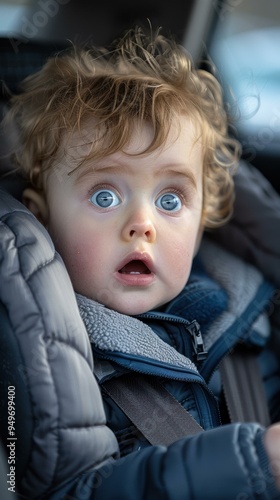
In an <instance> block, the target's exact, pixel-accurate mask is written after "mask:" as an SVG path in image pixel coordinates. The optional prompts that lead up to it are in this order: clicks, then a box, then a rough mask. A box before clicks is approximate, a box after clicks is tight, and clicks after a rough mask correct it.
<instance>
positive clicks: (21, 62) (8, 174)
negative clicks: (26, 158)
mask: <svg viewBox="0 0 280 500" xmlns="http://www.w3.org/2000/svg"><path fill="white" fill-rule="evenodd" d="M276 3H277V2H275V1H274V0H267V1H266V2H263V1H262V0H189V1H185V0H173V2H172V3H167V2H162V1H161V0H141V1H140V0H136V1H133V2H132V1H131V0H115V1H112V0H109V1H107V2H93V1H92V0H26V1H21V0H13V1H9V0H0V80H1V90H0V118H1V120H2V118H3V116H4V114H5V110H6V108H7V106H8V102H9V97H10V95H11V94H13V93H18V92H20V83H21V81H22V80H23V79H24V78H25V77H27V76H28V75H30V74H32V73H33V72H35V71H37V70H38V69H40V68H41V66H42V65H43V64H44V62H45V61H46V60H47V58H48V57H49V56H50V55H53V54H55V53H57V52H59V51H60V50H62V49H63V48H65V47H68V46H69V44H72V43H77V44H82V45H87V44H90V43H93V44H95V45H100V46H103V45H108V44H109V43H110V42H111V41H112V40H113V39H114V38H116V37H118V36H119V35H120V34H122V33H123V32H124V31H125V30H126V29H128V28H130V27H131V26H133V25H140V26H143V27H144V28H145V29H150V27H152V28H155V29H156V28H158V27H161V28H162V32H163V33H164V34H166V35H167V36H169V35H172V36H173V37H175V39H176V40H177V41H178V42H179V43H180V44H181V45H183V46H184V47H185V48H186V49H187V50H188V51H189V52H190V54H191V56H192V58H193V61H194V63H195V64H196V65H197V66H201V67H204V66H205V67H207V69H209V68H211V70H212V71H214V72H215V74H216V76H217V77H218V79H219V81H220V82H221V85H222V86H223V89H224V95H225V100H226V101H229V102H230V104H231V109H232V114H233V123H234V126H233V127H232V133H233V134H234V135H235V136H236V137H237V138H238V139H239V140H240V142H241V144H242V148H243V152H242V158H243V159H244V161H246V162H249V163H250V164H252V165H253V166H255V167H256V168H257V169H259V170H260V171H261V172H262V174H263V175H264V176H265V177H266V178H267V179H268V180H269V182H270V183H271V184H272V186H273V187H274V189H275V190H276V191H277V192H279V193H280V171H279V168H280V167H279V165H280V91H279V89H280V58H279V49H278V47H279V42H280V11H279V7H278V6H277V5H276ZM16 143H17V134H16V130H13V129H7V127H3V126H2V127H1V130H0V193H1V189H2V190H3V191H2V192H4V193H5V192H7V193H9V194H10V195H12V197H14V198H16V199H17V200H19V201H21V192H22V190H23V187H24V186H25V182H24V181H23V179H22V178H21V177H20V176H19V175H18V174H17V173H15V172H14V168H13V165H12V163H11V160H10V158H9V155H10V153H11V152H12V150H13V148H14V147H16ZM0 196H1V194H0ZM3 287H4V285H3V283H0V288H2V293H3V295H4V292H5V291H4V289H3ZM0 328H1V335H0V342H1V355H0V356H1V357H2V355H3V359H1V361H0V363H1V367H0V374H1V378H0V394H1V399H0V428H1V429H2V428H4V427H5V426H6V413H5V412H6V388H7V384H10V385H15V384H17V385H18V387H20V389H19V390H20V391H21V395H19V396H18V403H17V415H18V416H17V418H18V419H19V418H21V420H22V422H21V426H22V428H23V429H24V434H25V440H26V443H27V442H28V436H29V437H30V435H31V434H32V428H31V427H30V425H29V424H28V423H26V422H27V421H28V414H29V411H30V410H29V409H28V408H27V409H26V401H25V394H26V392H25V391H26V386H25V383H24V382H23V379H22V377H21V376H20V375H19V374H17V375H15V374H12V372H13V365H14V364H15V363H18V364H19V359H20V352H19V345H17V344H16V342H14V341H13V342H12V341H11V342H10V341H7V336H8V335H9V331H10V329H11V325H10V323H9V320H8V317H7V314H6V311H5V303H4V302H3V300H2V299H0ZM7 380H8V381H9V382H7ZM25 423H26V425H25ZM5 437H6V435H5V430H4V432H3V434H2V431H1V440H2V441H3V442H4V440H5ZM2 462H5V460H1V461H0V469H4V474H5V473H6V471H5V464H3V463H2ZM18 463H19V466H18V479H19V480H20V477H21V475H24V473H25V472H24V471H25V467H26V464H27V463H28V444H26V447H25V443H24V442H23V444H22V446H21V451H20V453H19V457H18ZM2 475H3V474H2ZM2 475H1V477H2ZM0 489H1V495H0V496H1V498H2V499H4V500H5V499H6V498H10V496H9V495H8V492H7V491H6V490H5V489H4V492H3V493H2V486H0ZM13 498H15V496H14V495H13Z"/></svg>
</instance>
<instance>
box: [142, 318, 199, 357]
mask: <svg viewBox="0 0 280 500" xmlns="http://www.w3.org/2000/svg"><path fill="white" fill-rule="evenodd" d="M137 318H140V319H141V318H146V319H152V320H161V321H169V322H170V323H177V324H181V325H183V326H184V328H185V329H186V330H187V332H188V333H189V334H190V335H191V339H192V346H193V350H194V353H195V361H196V362H201V361H203V360H205V359H206V357H207V354H208V353H207V351H206V350H205V347H204V343H203V337H202V334H201V330H200V326H199V324H198V322H197V321H196V320H193V321H191V322H190V321H187V320H185V319H183V318H178V317H177V316H173V315H171V314H166V315H164V314H158V313H144V314H140V315H138V316H137Z"/></svg>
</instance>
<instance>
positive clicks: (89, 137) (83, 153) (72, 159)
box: [57, 116, 200, 174]
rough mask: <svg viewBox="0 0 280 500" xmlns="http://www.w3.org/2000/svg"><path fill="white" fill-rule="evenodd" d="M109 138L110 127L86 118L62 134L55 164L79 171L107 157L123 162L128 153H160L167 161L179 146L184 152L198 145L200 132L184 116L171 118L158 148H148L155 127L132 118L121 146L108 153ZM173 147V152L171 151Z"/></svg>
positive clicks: (174, 155)
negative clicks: (163, 140) (71, 129)
mask: <svg viewBox="0 0 280 500" xmlns="http://www.w3.org/2000/svg"><path fill="white" fill-rule="evenodd" d="M111 139H112V134H111V133H110V130H108V133H107V134H106V133H104V129H103V130H102V129H101V130H100V129H99V128H98V127H97V122H96V120H95V119H92V120H88V121H87V123H85V124H84V125H83V126H82V127H81V128H80V129H77V130H75V131H72V132H69V133H67V134H65V136H64V138H63V141H62V143H61V146H60V151H59V154H58V162H57V163H58V164H60V165H61V164H62V163H63V164H65V168H66V169H67V173H68V174H70V173H71V172H73V171H75V170H76V173H80V172H81V173H82V171H83V170H84V169H87V168H88V166H90V168H91V169H92V168H93V164H96V165H99V166H100V167H101V168H102V164H107V161H108V159H110V160H112V161H113V162H116V163H118V162H122V161H123V159H124V158H125V157H126V156H127V157H130V158H131V157H136V158H137V157H140V156H142V157H145V156H150V157H155V158H156V157H157V156H159V155H161V156H162V157H163V158H165V159H166V161H168V159H169V160H170V163H173V162H176V154H179V152H180V151H179V150H180V148H183V149H184V153H183V154H185V152H188V153H190V152H191V149H192V148H193V147H194V146H196V147H200V141H199V133H198V128H197V126H196V123H195V122H193V120H192V119H190V118H189V117H187V116H181V117H179V118H178V119H176V120H175V119H174V121H173V122H172V124H171V127H170V129H169V131H168V134H167V139H166V141H165V142H164V143H162V144H161V145H160V147H158V148H155V149H153V148H151V149H149V148H150V146H151V144H152V142H153V139H154V129H153V126H152V125H151V123H150V122H148V121H146V122H140V121H139V120H138V121H137V120H135V121H134V122H133V124H132V128H131V130H130V135H129V138H128V140H127V142H126V143H125V144H124V146H123V148H122V149H121V150H120V149H114V148H113V149H112V150H111V151H110V154H109V155H108V154H103V151H105V150H106V147H107V146H108V143H109V142H110V140H111ZM174 151H176V154H175V153H174Z"/></svg>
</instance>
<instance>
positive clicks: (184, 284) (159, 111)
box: [10, 29, 280, 498]
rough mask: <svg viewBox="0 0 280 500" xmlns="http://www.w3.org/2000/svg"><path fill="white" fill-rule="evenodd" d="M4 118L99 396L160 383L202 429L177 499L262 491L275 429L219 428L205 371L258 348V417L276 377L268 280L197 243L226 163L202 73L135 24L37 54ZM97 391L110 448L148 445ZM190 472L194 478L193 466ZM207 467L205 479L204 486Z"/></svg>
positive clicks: (217, 202) (216, 215)
mask: <svg viewBox="0 0 280 500" xmlns="http://www.w3.org/2000/svg"><path fill="white" fill-rule="evenodd" d="M10 116H11V117H12V118H13V119H14V120H15V122H16V124H17V126H18V130H19V135H20V148H19V151H18V152H17V154H16V161H17V163H18V165H19V168H20V169H21V171H22V172H23V173H24V174H25V175H26V177H27V178H28V179H29V181H30V187H28V188H27V189H25V191H24V193H23V200H24V202H25V204H26V205H27V206H28V207H29V208H30V210H31V211H32V212H33V213H34V214H35V215H36V216H37V218H38V219H39V220H40V221H41V222H42V223H43V224H44V225H45V226H46V228H47V229H48V231H49V234H50V235H51V237H52V239H53V241H54V244H55V246H56V249H57V250H58V252H59V253H60V254H61V256H62V258H63V260H64V262H65V264H66V267H67V270H68V273H69V275H70V278H71V281H72V283H73V286H74V289H75V291H76V293H77V301H78V304H79V307H80V313H81V315H82V317H83V319H84V322H85V324H86V327H87V330H88V334H89V337H90V340H91V342H92V349H93V354H94V358H95V375H96V377H97V379H98V381H99V383H100V386H101V388H102V387H103V385H104V384H105V382H106V381H108V379H117V377H120V380H121V377H122V375H123V374H124V373H127V372H129V373H131V374H132V375H133V373H135V372H137V373H142V374H143V380H144V379H145V377H146V375H151V376H153V377H156V378H160V380H161V381H162V384H163V385H164V386H165V387H166V388H167V389H168V391H169V392H170V393H171V394H172V395H173V396H174V397H175V398H176V399H177V400H178V401H180V403H181V405H182V406H184V408H185V409H187V410H188V411H189V413H191V415H192V416H193V418H194V419H195V420H196V421H197V422H198V423H199V424H200V426H201V427H202V428H203V429H204V430H206V431H209V433H208V434H207V433H205V437H204V445H203V449H202V448H200V444H199V442H198V441H196V438H192V437H189V438H186V439H187V442H188V443H189V445H188V446H189V448H188V449H189V450H191V449H192V447H194V451H193V452H190V451H188V453H187V456H188V458H187V468H188V471H189V472H188V474H189V479H185V481H186V480H187V481H189V486H188V490H187V489H186V487H185V486H183V484H185V483H184V481H183V480H182V478H181V477H180V474H179V472H178V471H177V468H176V465H175V464H174V465H175V469H174V470H173V471H172V474H171V476H172V477H170V478H169V482H168V484H167V485H166V491H167V492H168V491H169V489H170V488H171V483H172V482H175V483H177V482H179V481H182V484H181V486H180V488H181V489H180V495H181V496H182V498H183V497H184V498H188V495H189V497H194V498H237V495H240V496H239V497H238V498H277V497H278V495H279V493H277V487H278V488H279V489H280V474H279V461H280V451H279V450H280V425H279V424H275V425H274V426H271V427H270V428H269V429H268V430H267V431H266V432H265V431H263V429H262V428H261V427H260V426H258V425H256V424H244V427H242V432H241V431H240V427H239V424H237V423H235V424H231V425H229V426H228V427H227V426H225V427H223V426H222V424H226V423H228V422H229V421H230V419H229V415H228V413H227V411H226V406H225V402H224V396H223V391H222V385H221V379H220V371H219V370H218V366H219V363H220V362H221V360H222V358H223V357H224V356H226V354H227V353H228V352H229V351H230V350H232V349H233V348H234V347H235V346H236V344H237V343H238V342H241V343H242V344H244V345H248V346H250V347H251V349H253V348H258V349H260V348H261V349H262V355H261V363H262V366H263V367H264V370H263V371H264V373H265V376H266V381H267V388H268V389H267V390H268V394H269V398H268V399H269V405H270V414H271V419H272V421H273V422H278V421H279V419H280V413H279V391H280V382H279V367H278V368H277V369H274V368H273V372H271V370H272V368H271V367H272V363H271V360H273V363H274V358H273V357H272V354H271V352H270V351H269V352H268V348H267V347H266V346H267V341H268V338H269V329H268V324H267V321H266V320H265V309H266V305H267V303H268V301H269V300H270V299H271V297H272V292H273V288H272V286H271V285H270V284H268V283H266V282H265V281H264V280H263V278H262V275H261V274H260V273H259V271H257V270H256V269H255V268H253V267H251V266H248V265H247V264H245V263H244V262H242V261H240V260H239V259H237V258H236V257H234V256H231V255H230V254H228V253H227V252H225V251H224V250H222V249H221V248H219V247H217V246H215V244H213V243H211V242H209V241H207V240H206V241H205V242H203V243H202V245H200V243H201V238H202V233H203V231H204V230H205V229H210V228H215V227H218V226H220V225H221V224H223V223H225V222H226V221H227V220H228V219H229V217H230V216H231V214H232V210H233V199H234V197H233V180H232V174H233V172H234V168H235V166H236V164H237V161H238V156H239V146H238V144H237V142H236V141H235V140H234V139H231V138H230V137H229V135H228V124H227V117H226V113H225V111H224V109H223V103H222V94H221V91H220V87H219V85H218V83H217V81H216V79H215V78H214V77H213V76H212V75H211V74H209V73H207V72H205V71H203V70H197V71H196V70H195V69H194V68H193V66H192V63H191V61H190V59H189V57H188V55H187V54H186V53H185V51H184V50H183V49H182V48H180V47H178V46H177V45H176V44H175V43H173V42H171V41H167V40H166V39H165V38H163V37H162V36H160V35H159V34H156V35H155V36H154V37H147V36H145V35H144V34H143V33H142V32H141V30H138V29H136V30H135V31H131V32H128V33H127V35H126V36H125V37H124V38H123V39H122V40H120V41H119V42H116V43H115V45H113V46H112V47H110V49H108V50H105V49H100V50H98V49H91V50H81V51H79V50H78V49H73V50H72V52H69V53H66V54H61V55H59V56H57V57H56V58H53V59H51V60H49V61H48V62H47V64H46V65H45V66H44V67H43V68H42V70H41V71H40V72H39V73H38V74H35V75H33V76H31V77H29V78H28V79H27V80H26V82H25V83H24V86H23V92H22V93H21V94H19V95H18V96H15V97H14V98H13V99H12V101H11V111H10ZM198 250H199V252H198ZM197 253H198V255H197ZM104 306H105V307H104ZM194 320H196V321H197V322H198V323H199V324H200V327H201V333H199V334H198V339H199V346H198V347H197V346H195V345H194V341H193V340H194V339H193V336H192V335H191V334H190V330H189V325H190V323H191V322H193V321H194ZM206 351H208V356H206ZM204 358H205V359H204ZM273 366H274V365H273ZM272 378H273V381H274V382H273V384H272V383H270V381H271V380H272ZM104 387H106V384H105V385H104ZM103 395H104V405H105V409H106V414H107V421H108V425H109V426H110V427H111V428H112V429H113V431H114V432H115V434H116V436H117V438H118V441H119V445H120V450H121V454H122V455H123V456H124V457H126V458H129V454H130V453H131V452H132V451H135V450H141V449H143V448H147V447H148V446H149V443H148V441H147V439H146V438H145V437H144V436H143V434H142V433H140V432H139V431H138V430H137V429H136V428H135V426H134V425H132V423H131V422H130V420H129V419H128V418H127V417H126V415H125V414H124V413H123V412H122V411H121V410H120V409H119V408H118V407H117V406H116V404H115V403H114V401H112V399H111V398H110V397H109V396H108V394H107V392H106V391H103ZM160 422H161V421H160V419H159V420H158V425H161V423H160ZM156 424H157V422H156ZM213 428H216V430H215V431H214V433H213V431H211V429H213ZM224 429H227V430H226V431H225V430H224ZM239 432H241V434H242V436H243V437H244V439H245V440H247V446H248V448H246V450H245V451H244V449H243V450H242V441H241V442H239V439H242V436H241V434H238V433H239ZM207 436H209V439H208V437H207ZM192 443H193V444H192ZM174 446H176V445H174ZM178 446H179V444H178ZM189 453H190V454H189ZM200 454H202V455H201V456H202V457H204V458H201V457H200V458H199V456H200ZM240 457H241V458H240ZM246 457H247V459H248V462H247V463H245V462H246ZM252 457H254V459H253V458H252ZM206 459H207V460H206ZM182 460H183V455H182ZM225 461H228V463H229V464H230V466H229V467H227V466H226V465H225V463H224V462H225ZM244 461H245V462H244ZM200 463H203V464H204V466H205V464H207V467H209V470H208V472H206V471H205V470H204V469H203V468H202V470H201V471H200V473H199V474H198V473H197V472H195V471H197V468H198V467H200V466H199V464H200ZM213 464H215V466H213ZM240 464H241V465H240ZM211 468H212V469H211ZM244 469H246V472H245V473H244ZM178 470H179V465H178ZM211 470H212V471H217V470H218V471H219V477H218V478H217V477H213V486H212V490H211V491H204V490H203V483H204V479H203V478H204V475H205V474H206V475H207V474H209V473H211V472H209V471H211ZM139 471H140V468H139ZM170 471H171V466H170ZM139 473H140V472H139ZM170 473H171V472H170ZM188 474H187V476H188ZM244 477H246V478H247V479H244ZM272 477H273V478H274V480H275V482H274V481H273V479H272ZM191 478H192V479H191ZM260 480H261V481H262V488H263V490H262V491H260V484H259V482H258V481H260ZM217 481H218V486H217ZM246 481H247V482H246ZM192 483H193V484H192ZM136 488H137V485H134V486H133V485H132V486H131V498H135V496H134V489H136ZM201 488H202V489H201ZM217 488H218V490H217ZM192 490H193V491H196V492H199V491H200V492H202V493H201V495H202V496H199V493H197V494H196V495H198V496H195V495H193V496H192V493H191V491H192ZM217 491H218V492H219V493H217ZM262 494H263V496H261V495H262ZM207 495H208V496H207ZM245 495H247V496H245ZM258 495H260V496H258ZM276 495H277V496H276ZM167 496H168V493H167ZM174 498H176V497H174ZM177 498H179V496H178V497H177Z"/></svg>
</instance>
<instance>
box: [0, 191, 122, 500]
mask: <svg viewBox="0 0 280 500" xmlns="http://www.w3.org/2000/svg"><path fill="white" fill-rule="evenodd" d="M0 276H1V281H0V283H1V285H0V302H1V303H2V306H1V307H2V309H3V311H4V312H5V314H4V313H3V312H2V321H1V310H0V321H1V336H0V340H1V350H2V345H3V346H4V348H3V349H4V350H3V356H5V349H6V354H7V360H8V364H9V371H10V372H11V363H12V362H13V358H12V357H11V353H10V352H9V354H8V353H7V349H8V348H9V351H10V349H11V345H12V344H13V347H12V348H13V349H14V351H15V355H14V359H15V363H14V366H12V373H13V377H12V378H13V380H14V384H15V386H16V392H17V390H20V391H21V394H22V390H23V388H24V391H25V394H26V397H25V399H24V401H25V405H26V408H22V404H23V402H22V401H21V400H20V396H19V398H18V400H19V404H20V407H21V408H20V409H19V410H18V413H17V415H22V418H21V422H20V423H19V422H18V423H16V426H17V425H18V424H19V425H20V429H21V433H20V434H21V436H22V435H24V429H25V428H26V435H27V436H28V437H29V440H28V443H25V450H26V449H28V454H26V452H25V453H24V452H23V450H21V446H20V445H21V442H20V440H19V441H18V443H17V446H18V460H19V462H20V461H22V463H21V464H19V469H20V471H21V477H20V484H19V485H18V486H19V491H20V492H21V493H23V494H24V495H26V496H27V497H28V498H30V499H31V498H35V497H38V496H39V495H41V494H43V493H45V492H46V491H48V490H49V489H50V488H51V487H54V486H55V485H57V484H60V483H61V482H63V481H67V480H68V479H70V478H72V477H73V476H75V475H77V474H79V473H80V472H82V471H84V470H86V469H88V468H89V467H93V466H94V465H96V464H98V463H99V461H100V460H102V461H103V460H104V458H105V459H106V457H109V456H111V455H112V454H114V453H116V452H117V443H116V439H115V437H114V435H113V434H112V432H111V431H110V430H109V429H108V428H107V427H106V425H105V414H104V410H103V405H102V401H101V396H100V393H99V388H98V386H97V383H96V381H95V378H94V376H93V373H92V370H93V360H92V354H91V348H90V343H89V340H88V337H87V333H86V331H85V328H84V324H83V322H82V320H81V318H80V315H79V311H78V307H77V303H76V298H75V294H74V291H73V288H72V285H71V282H70V279H69V277H68V274H67V272H66V269H65V267H64V264H63V262H62V260H61V258H60V256H59V255H58V254H57V253H56V252H55V249H54V246H53V244H52V241H51V239H50V237H49V235H48V233H47V232H46V231H45V229H44V228H43V226H42V225H41V224H40V223H39V222H38V221H37V220H36V218H35V217H34V216H33V215H32V214H31V213H30V212H29V211H28V210H27V209H26V208H25V207H24V206H23V205H22V204H21V203H19V202H18V201H16V200H15V199H13V198H12V197H11V196H10V195H8V194H7V193H5V192H3V191H1V192H0ZM5 325H6V327H5ZM7 336H8V340H7ZM11 336H13V339H11V338H10V337H11ZM5 346H6V348H5ZM3 359H4V358H3ZM9 380H10V379H9ZM9 380H8V379H7V380H6V386H8V384H9V383H10V382H9ZM20 387H21V389H20ZM2 389H3V385H2ZM1 395H2V392H1ZM22 420H23V421H22ZM19 437H20V436H19ZM26 447H27V448H26ZM17 479H18V480H19V478H17Z"/></svg>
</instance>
